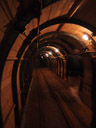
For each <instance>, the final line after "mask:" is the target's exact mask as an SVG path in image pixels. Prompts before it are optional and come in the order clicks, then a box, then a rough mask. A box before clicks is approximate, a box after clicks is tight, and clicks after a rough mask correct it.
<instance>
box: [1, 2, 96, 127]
mask: <svg viewBox="0 0 96 128" xmlns="http://www.w3.org/2000/svg"><path fill="white" fill-rule="evenodd" d="M95 4H96V1H95V0H93V1H92V2H90V1H89V0H79V1H76V0H47V1H46V2H45V1H44V0H42V1H41V0H40V1H39V0H36V1H35V0H28V1H27V0H14V2H11V1H10V0H6V1H5V2H3V1H1V2H0V10H1V12H2V13H0V15H1V17H2V18H1V28H0V33H1V34H0V38H1V43H0V60H1V63H0V126H1V127H2V128H15V127H16V128H18V127H20V124H21V120H22V118H23V117H24V109H25V106H26V104H27V98H28V94H29V92H30V86H32V85H31V84H32V80H33V77H34V72H35V75H37V74H38V77H39V76H41V75H40V73H42V72H43V74H44V71H45V74H47V75H46V76H48V74H49V72H50V71H51V72H52V73H53V76H54V75H55V76H54V78H55V79H56V80H57V79H59V81H62V82H61V83H62V85H63V86H65V85H67V87H68V86H70V85H69V84H68V81H67V78H66V66H67V62H66V57H67V56H68V55H70V54H72V53H73V50H74V49H78V50H79V51H80V56H82V58H83V63H84V72H83V78H82V86H83V89H82V91H81V92H80V100H81V101H82V104H84V106H86V107H85V108H86V109H85V108H84V109H82V110H81V109H80V107H77V110H76V111H75V112H74V113H75V114H73V115H75V117H74V118H78V120H80V122H79V123H77V125H76V122H74V121H73V125H72V124H71V122H72V119H70V118H69V117H71V118H72V116H71V115H72V114H71V115H70V114H69V117H67V121H66V122H67V123H68V124H69V125H68V126H66V125H65V127H66V128H67V127H69V128H70V127H71V128H72V127H77V126H78V124H80V126H79V127H80V128H83V127H84V128H85V127H90V126H91V124H92V128H93V127H94V128H95V127H96V123H95V120H96V116H95V114H94V113H96V104H95V102H96V96H95V93H96V79H95V76H96V37H95V36H96V22H95V21H96V17H95V12H96V10H95V6H94V5H95ZM88 9H89V10H90V13H89V14H88V13H87V14H86V11H87V10H88ZM7 11H8V12H7ZM83 14H84V15H83ZM90 17H91V18H90ZM3 21H6V22H4V23H3ZM4 26H5V27H6V29H4ZM37 69H42V70H41V72H40V71H39V72H38V70H37ZM43 69H44V71H43ZM45 69H46V70H45ZM34 70H37V71H34ZM47 70H48V73H47ZM36 72H37V73H36ZM49 78H50V80H49ZM47 79H48V80H49V81H51V80H52V79H51V77H50V75H49V76H48V77H47ZM46 81H47V80H46ZM47 82H48V81H47ZM49 83H50V82H49ZM49 83H48V84H49ZM53 84H54V82H53ZM60 86H61V85H60ZM54 88H55V87H54ZM58 90H59V89H58ZM65 90H66V89H65ZM51 91H53V90H51ZM69 93H70V92H69ZM62 95H64V92H63V93H62ZM68 95H69V94H68ZM62 97H64V96H62ZM55 98H56V97H55ZM57 99H58V97H57ZM65 99H66V97H65ZM65 101H66V100H65ZM62 102H63V101H62ZM66 102H67V101H66ZM72 102H73V101H72ZM70 103H71V98H70V100H69V104H68V105H69V106H70ZM60 106H61V108H62V107H63V104H61V105H60ZM65 106H66V105H65ZM75 107H76V105H75ZM75 107H74V105H73V106H72V110H73V109H74V108H75ZM75 109H76V108H75ZM70 110H71V109H70ZM84 110H85V111H86V112H85V113H84V112H82V111H84ZM87 110H88V111H87ZM63 111H64V110H63ZM77 111H81V115H80V117H79V116H77V115H76V113H78V112H77ZM66 113H68V112H66ZM88 113H89V114H88ZM63 114H64V113H63ZM85 114H86V115H87V116H88V117H87V116H84V115H85ZM66 115H67V114H66ZM67 116H68V115H67ZM29 118H30V117H29ZM79 118H80V119H79ZM81 124H82V125H81Z"/></svg>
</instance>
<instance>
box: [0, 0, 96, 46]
mask: <svg viewBox="0 0 96 128" xmlns="http://www.w3.org/2000/svg"><path fill="white" fill-rule="evenodd" d="M38 1H39V0H15V1H14V2H13V3H12V2H10V0H7V1H6V2H4V1H1V2H0V7H1V12H3V11H4V10H8V12H7V13H6V16H7V18H9V19H10V20H9V21H8V22H3V21H4V20H6V21H7V19H6V18H5V17H6V16H5V17H4V16H3V17H2V20H1V24H0V25H1V28H0V33H2V34H1V35H0V38H1V39H3V37H4V34H3V31H6V29H5V28H6V27H9V26H11V24H9V23H10V21H12V18H13V19H14V20H13V21H16V24H19V25H21V26H22V24H20V23H19V22H18V21H19V20H18V19H17V20H16V16H18V15H19V17H20V16H24V14H27V17H26V16H24V17H22V18H20V19H22V20H23V22H21V23H24V22H25V21H26V22H27V20H28V22H27V23H26V25H25V30H24V31H23V33H24V34H25V35H26V37H27V36H28V37H29V39H30V35H31V34H30V33H31V31H33V30H34V28H36V27H37V17H38V15H40V14H39V13H38V11H39V10H40V7H39V3H38ZM40 2H41V15H40V25H41V26H44V25H45V28H44V27H43V29H42V30H41V31H40V33H41V35H43V34H45V33H48V32H51V31H58V32H59V31H63V32H65V33H67V36H66V37H64V39H65V40H66V41H68V42H70V43H72V44H73V42H74V40H72V38H70V37H73V38H74V39H76V40H77V42H75V44H76V43H77V44H78V43H81V44H83V43H84V44H85V45H86V44H87V45H88V43H89V42H88V41H84V40H83V39H82V35H83V33H87V34H88V35H90V36H91V37H92V38H94V40H95V36H94V34H95V32H96V22H95V21H96V18H95V17H94V16H93V15H95V12H96V11H95V6H94V5H95V3H96V1H95V0H93V1H92V2H90V1H89V0H78V1H77V0H46V1H44V0H40ZM6 5H7V6H6ZM12 5H13V6H14V7H15V8H13V6H12ZM38 7H39V9H38ZM91 7H92V8H91ZM6 8H7V9H6ZM87 9H89V10H90V15H89V13H87V12H86V10H87ZM22 10H23V11H24V12H22ZM31 11H32V14H31ZM35 11H36V12H35ZM23 13H24V14H23ZM83 14H85V15H83ZM32 15H33V17H32ZM30 16H31V19H30ZM59 17H61V20H60V22H58V19H60V18H59ZM64 17H65V19H64ZM24 18H25V19H24ZM28 18H29V19H30V21H29V19H28ZM54 18H57V19H55V20H54ZM62 18H63V20H62ZM66 18H67V20H66ZM71 18H74V19H76V20H77V21H76V22H75V20H74V19H73V21H71V20H70V19H71ZM56 20H57V23H56V22H54V21H56ZM50 21H51V24H52V25H51V24H50ZM80 21H81V22H80ZM45 22H46V23H45ZM47 22H49V24H50V26H46V24H47ZM52 22H53V23H52ZM13 23H14V22H13ZM43 23H44V25H43ZM54 24H55V25H54ZM8 25H9V26H8ZM13 25H14V24H13ZM80 25H81V26H80ZM15 27H16V26H15ZM23 27H24V26H23ZM88 29H89V30H88ZM17 30H19V29H18V28H16V31H17ZM7 31H9V30H7ZM21 34H22V33H21ZM68 36H69V37H68ZM26 37H25V38H26ZM57 37H58V36H57ZM58 38H61V37H58ZM54 40H55V38H54ZM75 46H76V45H75ZM82 46H83V45H82ZM76 47H77V48H79V46H76Z"/></svg>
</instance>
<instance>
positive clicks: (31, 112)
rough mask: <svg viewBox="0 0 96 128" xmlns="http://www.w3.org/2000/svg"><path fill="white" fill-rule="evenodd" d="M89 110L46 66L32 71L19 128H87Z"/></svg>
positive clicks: (88, 124)
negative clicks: (74, 97) (75, 98)
mask: <svg viewBox="0 0 96 128" xmlns="http://www.w3.org/2000/svg"><path fill="white" fill-rule="evenodd" d="M91 117H92V112H91V110H90V109H89V108H88V106H87V105H85V104H84V103H83V102H82V100H81V99H80V98H78V99H77V100H74V99H73V97H72V95H71V93H70V90H69V85H68V84H67V83H66V81H64V80H63V79H61V78H59V77H58V76H56V75H55V74H54V73H53V72H51V71H50V70H48V69H47V68H38V69H34V71H33V79H32V82H31V86H30V89H29V93H28V97H27V102H26V105H25V109H24V112H23V118H22V122H21V128H89V127H90V121H91Z"/></svg>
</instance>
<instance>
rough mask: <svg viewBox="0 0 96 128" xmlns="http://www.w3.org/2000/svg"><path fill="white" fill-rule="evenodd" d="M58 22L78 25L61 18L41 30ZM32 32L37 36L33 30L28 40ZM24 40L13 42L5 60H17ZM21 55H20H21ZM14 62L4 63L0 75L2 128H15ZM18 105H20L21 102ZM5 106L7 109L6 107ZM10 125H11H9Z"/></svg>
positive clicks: (20, 38)
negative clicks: (0, 79)
mask: <svg viewBox="0 0 96 128" xmlns="http://www.w3.org/2000/svg"><path fill="white" fill-rule="evenodd" d="M53 21H54V22H53ZM76 21H77V22H76ZM60 22H62V23H64V22H69V23H78V24H80V21H79V22H78V20H75V19H71V20H68V19H67V18H62V17H61V19H59V18H57V19H54V20H52V21H51V22H50V21H49V22H46V23H45V25H44V26H43V25H42V26H41V28H44V27H47V26H48V25H50V24H53V23H54V24H55V23H60ZM80 25H83V26H86V27H88V24H87V25H86V23H85V22H81V24H80ZM88 28H90V29H91V30H93V31H94V32H96V31H95V28H94V27H93V26H91V25H89V27H88ZM34 32H35V35H36V34H37V31H36V30H33V31H32V32H31V34H29V36H28V38H29V39H30V37H31V36H32V37H31V39H32V38H33V37H35V35H34ZM13 38H14V37H13ZM24 40H25V37H24V36H21V35H19V36H18V38H17V39H16V41H15V42H14V44H13V46H12V48H11V50H10V52H9V55H8V57H7V59H9V60H11V59H13V58H14V59H18V58H17V53H18V51H19V49H20V47H21V46H23V41H24ZM10 42H11V41H10ZM29 43H30V42H29ZM24 50H25V48H24ZM21 51H22V50H21ZM23 52H24V51H22V53H23ZM22 53H20V54H21V55H22ZM19 59H20V58H19ZM87 61H88V60H87ZM14 62H15V61H14V60H13V61H10V62H9V61H8V62H7V61H6V63H5V65H4V69H3V73H2V81H1V110H2V121H3V124H4V127H5V128H8V127H10V126H11V127H13V128H14V127H15V117H14V108H15V104H14V103H13V96H12V72H13V65H14ZM60 62H61V61H60ZM60 62H59V61H58V64H57V67H58V69H57V70H58V75H61V72H62V71H61V68H60V66H62V64H60ZM88 62H89V63H90V61H88ZM61 63H62V62H61ZM85 63H86V62H85ZM18 65H19V67H18V72H17V71H15V73H16V72H17V73H16V76H15V77H17V79H16V80H17V83H18V87H17V84H16V87H17V89H19V91H20V79H19V75H17V74H19V72H20V65H21V64H20V62H18V64H17V66H18ZM63 65H65V64H64V63H63ZM90 67H91V66H90ZM62 69H64V68H63V67H62ZM55 70H56V69H55ZM55 70H54V71H55ZM85 70H86V71H87V70H88V68H86V67H85ZM91 70H92V68H90V71H91ZM86 71H85V72H86ZM91 72H92V71H91ZM61 76H62V75H61ZM64 78H65V77H64ZM13 86H14V84H13ZM6 91H7V93H8V94H10V95H9V97H7V95H6ZM17 95H18V94H17ZM20 99H21V98H20V97H19V100H20ZM19 103H20V104H21V101H20V102H19ZM6 104H7V105H8V106H9V107H8V106H6ZM20 104H19V105H20ZM19 110H20V109H19ZM20 111H21V110H20ZM10 123H11V125H10Z"/></svg>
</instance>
